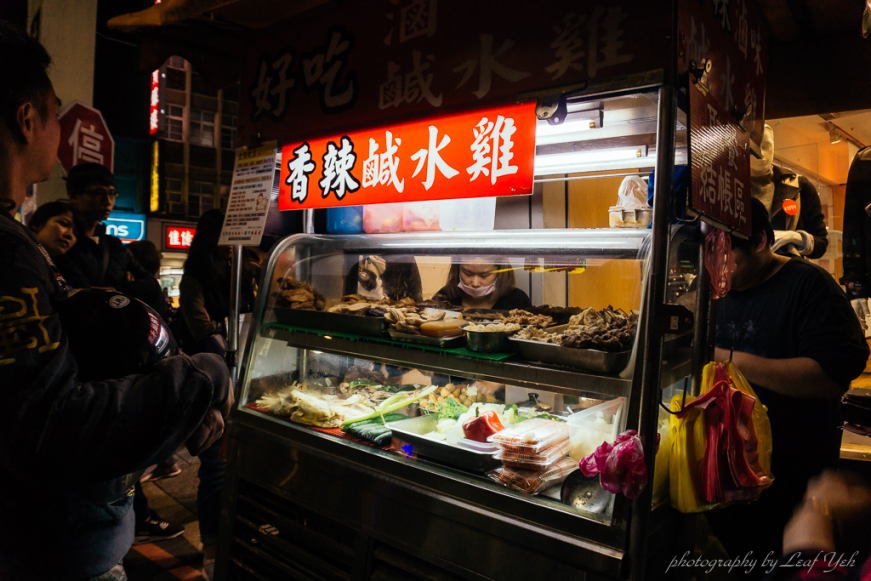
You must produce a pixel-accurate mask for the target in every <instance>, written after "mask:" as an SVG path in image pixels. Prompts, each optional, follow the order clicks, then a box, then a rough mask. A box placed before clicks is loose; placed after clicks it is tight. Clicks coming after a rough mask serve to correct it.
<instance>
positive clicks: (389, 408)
mask: <svg viewBox="0 0 871 581" xmlns="http://www.w3.org/2000/svg"><path fill="white" fill-rule="evenodd" d="M436 389H438V387H437V386H435V385H433V386H431V387H428V388H426V389H425V390H423V391H422V392H420V393H419V394H418V395H416V396H414V397H407V398H404V399H403V400H402V401H398V402H395V403H390V404H388V405H384V404H385V403H387V402H388V401H390V400H391V399H393V398H392V397H390V398H387V400H385V401H384V402H383V403H382V404H381V405H380V406H378V407H379V408H381V409H379V410H377V411H374V412H372V413H371V414H366V415H365V416H360V417H357V418H354V419H351V420H345V421H344V422H343V423H342V425H343V426H347V425H349V424H355V423H357V422H363V421H365V420H371V419H374V418H379V417H382V416H383V415H384V414H389V413H390V412H395V411H396V410H399V409H402V408H404V407H405V406H407V405H411V404H413V403H414V402H416V401H417V400H419V399H421V398H424V397H426V396H428V395H429V394H431V393H432V392H434V391H435V390H436ZM397 395H402V394H397ZM393 397H396V396H393Z"/></svg>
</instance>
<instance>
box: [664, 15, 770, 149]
mask: <svg viewBox="0 0 871 581" xmlns="http://www.w3.org/2000/svg"><path fill="white" fill-rule="evenodd" d="M678 6H679V11H678V31H679V34H678V65H679V67H678V68H679V71H680V72H682V73H683V72H686V71H687V70H688V68H689V65H690V61H695V63H696V67H701V66H702V65H701V63H702V60H709V61H710V62H711V67H712V68H711V71H710V72H709V73H708V74H707V76H706V79H705V80H706V83H707V86H708V88H709V89H710V91H711V93H712V94H713V95H714V98H715V99H716V100H717V101H719V102H720V104H721V105H722V106H723V107H724V108H725V109H726V111H727V112H729V113H732V111H733V110H737V111H739V112H741V113H742V114H743V113H746V116H745V117H744V118H743V119H742V123H741V124H742V125H743V126H744V128H746V129H747V130H748V131H749V132H750V139H751V141H753V142H754V143H756V144H759V143H760V142H761V141H762V128H763V126H764V123H765V71H766V67H767V66H768V26H767V24H766V23H765V20H764V19H763V17H762V15H761V14H760V13H759V11H758V10H757V8H756V6H755V3H754V2H752V1H751V0H705V1H704V2H699V1H698V0H680V2H679V4H678ZM690 79H692V77H690Z"/></svg>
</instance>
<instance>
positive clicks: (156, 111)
mask: <svg viewBox="0 0 871 581" xmlns="http://www.w3.org/2000/svg"><path fill="white" fill-rule="evenodd" d="M159 128H160V69H158V70H155V71H151V96H150V97H149V102H148V134H149V135H154V134H155V133H157V130H158V129H159Z"/></svg>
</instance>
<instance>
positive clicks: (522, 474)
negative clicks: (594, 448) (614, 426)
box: [487, 458, 578, 494]
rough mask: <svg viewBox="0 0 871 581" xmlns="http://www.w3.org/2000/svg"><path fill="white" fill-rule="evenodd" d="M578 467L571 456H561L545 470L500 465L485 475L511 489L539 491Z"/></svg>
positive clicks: (528, 491)
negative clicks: (561, 457) (518, 468)
mask: <svg viewBox="0 0 871 581" xmlns="http://www.w3.org/2000/svg"><path fill="white" fill-rule="evenodd" d="M577 469H578V463H577V462H575V461H574V460H572V459H571V458H563V459H562V460H559V461H557V462H555V463H553V464H552V465H551V466H550V467H549V468H547V469H545V470H517V469H515V468H509V467H507V466H502V467H501V468H497V469H495V470H492V471H490V472H488V473H487V477H488V478H490V479H491V480H494V481H496V482H498V483H500V484H504V485H505V486H507V487H508V488H511V489H512V490H519V491H520V492H525V493H526V494H538V493H539V492H541V491H543V490H546V489H548V488H550V487H551V486H554V485H556V484H559V483H560V482H562V481H563V480H565V479H566V477H567V476H568V475H569V474H571V473H572V472H574V471H575V470H577Z"/></svg>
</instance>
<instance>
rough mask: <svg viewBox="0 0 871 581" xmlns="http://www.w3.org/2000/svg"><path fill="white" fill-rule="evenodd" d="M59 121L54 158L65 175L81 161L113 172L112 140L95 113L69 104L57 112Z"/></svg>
mask: <svg viewBox="0 0 871 581" xmlns="http://www.w3.org/2000/svg"><path fill="white" fill-rule="evenodd" d="M59 120H60V147H58V149H57V159H58V161H60V163H61V165H62V166H63V168H64V172H65V173H66V172H69V171H70V169H72V167H73V166H74V165H78V164H80V163H84V162H96V163H99V164H102V165H105V166H106V167H108V168H109V171H113V165H114V156H115V140H114V139H112V134H111V133H109V128H108V127H107V126H106V122H105V121H104V120H103V115H102V114H101V113H100V112H99V111H97V110H96V109H94V108H93V107H88V106H87V105H82V104H81V103H79V102H78V101H73V102H72V103H70V104H69V106H68V107H66V108H65V109H64V110H63V111H62V112H61V114H60V116H59Z"/></svg>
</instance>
